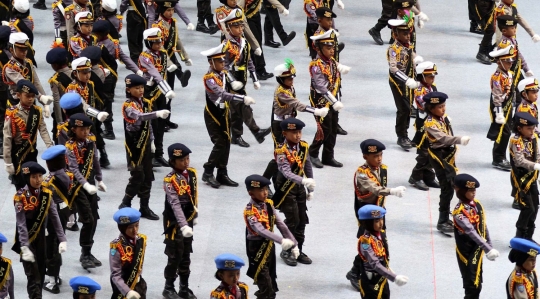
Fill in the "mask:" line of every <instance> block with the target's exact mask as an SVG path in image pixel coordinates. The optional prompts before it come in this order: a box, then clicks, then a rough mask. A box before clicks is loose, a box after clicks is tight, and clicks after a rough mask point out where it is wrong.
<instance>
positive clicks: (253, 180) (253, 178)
mask: <svg viewBox="0 0 540 299" xmlns="http://www.w3.org/2000/svg"><path fill="white" fill-rule="evenodd" d="M245 183H246V189H247V190H248V191H249V190H251V189H253V188H262V187H266V186H269V185H270V184H272V182H270V180H269V179H267V178H265V177H263V176H262V175H258V174H252V175H250V176H248V177H247V178H246V180H245Z"/></svg>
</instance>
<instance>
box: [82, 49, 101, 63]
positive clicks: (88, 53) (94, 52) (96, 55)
mask: <svg viewBox="0 0 540 299" xmlns="http://www.w3.org/2000/svg"><path fill="white" fill-rule="evenodd" d="M79 56H80V57H86V58H88V59H90V60H100V59H101V48H100V47H96V46H89V47H86V48H84V50H82V51H81V54H80V55H79Z"/></svg>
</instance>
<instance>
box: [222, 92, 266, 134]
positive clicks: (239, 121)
mask: <svg viewBox="0 0 540 299" xmlns="http://www.w3.org/2000/svg"><path fill="white" fill-rule="evenodd" d="M229 106H230V107H231V133H232V138H238V137H240V136H242V134H244V124H246V126H247V127H248V128H249V130H250V131H251V132H257V131H259V130H260V128H259V126H257V123H256V122H255V119H254V118H253V109H252V108H251V106H248V105H246V104H244V102H243V101H230V102H229Z"/></svg>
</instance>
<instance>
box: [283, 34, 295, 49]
mask: <svg viewBox="0 0 540 299" xmlns="http://www.w3.org/2000/svg"><path fill="white" fill-rule="evenodd" d="M295 37H296V32H294V31H291V33H289V35H287V37H286V38H285V39H284V40H282V42H283V46H284V47H285V46H286V45H288V44H289V43H290V42H291V41H292V40H293V39H294V38H295Z"/></svg>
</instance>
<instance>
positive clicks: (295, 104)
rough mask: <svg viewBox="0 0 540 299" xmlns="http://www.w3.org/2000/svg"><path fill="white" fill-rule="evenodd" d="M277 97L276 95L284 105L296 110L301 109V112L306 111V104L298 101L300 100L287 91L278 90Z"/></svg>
mask: <svg viewBox="0 0 540 299" xmlns="http://www.w3.org/2000/svg"><path fill="white" fill-rule="evenodd" d="M277 97H278V99H279V101H280V102H281V103H283V104H285V105H288V106H290V107H291V108H293V109H295V110H298V111H301V112H304V111H306V107H307V105H305V104H304V103H302V102H300V100H298V99H297V98H295V97H292V96H291V95H289V94H288V93H285V92H280V93H278V95H277Z"/></svg>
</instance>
